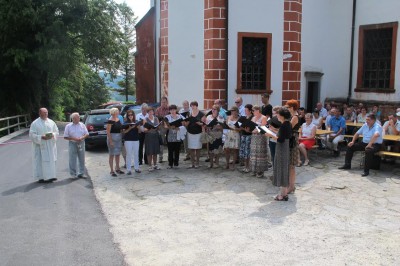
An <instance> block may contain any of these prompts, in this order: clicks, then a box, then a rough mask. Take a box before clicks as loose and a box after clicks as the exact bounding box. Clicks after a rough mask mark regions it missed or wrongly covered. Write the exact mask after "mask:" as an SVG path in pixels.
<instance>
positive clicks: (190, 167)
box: [187, 165, 195, 169]
mask: <svg viewBox="0 0 400 266" xmlns="http://www.w3.org/2000/svg"><path fill="white" fill-rule="evenodd" d="M193 168H195V166H194V165H191V166H189V167H188V168H187V169H193Z"/></svg>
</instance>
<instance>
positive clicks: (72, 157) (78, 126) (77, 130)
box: [64, 113, 89, 178]
mask: <svg viewBox="0 0 400 266" xmlns="http://www.w3.org/2000/svg"><path fill="white" fill-rule="evenodd" d="M71 119H72V123H69V124H68V125H66V126H65V131H64V139H66V140H69V146H68V153H69V173H70V175H71V176H73V177H78V178H82V177H84V173H85V139H86V138H87V137H88V136H89V132H88V130H87V129H86V127H85V125H84V124H83V123H81V122H80V121H79V114H78V113H73V114H72V115H71ZM77 162H78V164H79V169H77V167H76V163H77Z"/></svg>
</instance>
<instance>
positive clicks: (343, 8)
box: [300, 0, 352, 106]
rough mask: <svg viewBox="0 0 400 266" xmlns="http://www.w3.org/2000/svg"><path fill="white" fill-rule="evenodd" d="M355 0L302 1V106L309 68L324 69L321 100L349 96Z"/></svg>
mask: <svg viewBox="0 0 400 266" xmlns="http://www.w3.org/2000/svg"><path fill="white" fill-rule="evenodd" d="M351 18H352V1H349V0H324V1H321V0H303V23H302V37H301V39H302V79H301V96H300V105H301V106H305V105H306V97H307V95H306V94H307V84H306V77H305V75H304V73H305V72H306V71H312V72H321V73H323V74H324V75H323V76H322V78H321V90H320V101H324V100H325V98H327V97H330V98H331V97H334V98H339V97H341V98H346V97H347V95H348V87H349V70H350V47H351Z"/></svg>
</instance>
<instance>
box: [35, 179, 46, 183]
mask: <svg viewBox="0 0 400 266" xmlns="http://www.w3.org/2000/svg"><path fill="white" fill-rule="evenodd" d="M37 182H38V183H46V181H44V179H39V180H38V181H37Z"/></svg>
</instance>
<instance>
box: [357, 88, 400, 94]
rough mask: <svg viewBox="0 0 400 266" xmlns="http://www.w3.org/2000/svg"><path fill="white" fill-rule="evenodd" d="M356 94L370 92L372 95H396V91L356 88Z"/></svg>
mask: <svg viewBox="0 0 400 266" xmlns="http://www.w3.org/2000/svg"><path fill="white" fill-rule="evenodd" d="M354 91H355V92H370V93H395V92H396V90H394V89H366V88H355V89H354Z"/></svg>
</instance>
